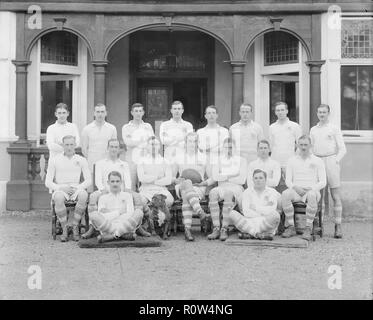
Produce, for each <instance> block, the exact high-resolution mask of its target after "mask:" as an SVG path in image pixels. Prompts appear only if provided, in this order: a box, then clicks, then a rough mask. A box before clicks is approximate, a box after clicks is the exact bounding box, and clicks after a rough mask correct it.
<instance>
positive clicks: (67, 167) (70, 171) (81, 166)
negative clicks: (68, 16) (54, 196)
mask: <svg viewBox="0 0 373 320" xmlns="http://www.w3.org/2000/svg"><path fill="white" fill-rule="evenodd" d="M82 173H83V177H84V182H82V183H80V177H81V174H82ZM91 183H92V179H91V172H90V171H89V168H88V162H87V160H86V159H85V158H83V157H81V156H79V155H77V154H74V155H73V156H72V157H71V158H68V157H66V156H65V155H64V154H63V153H62V154H58V155H56V156H55V157H53V158H52V159H49V162H48V170H47V175H46V177H45V186H46V187H47V188H49V189H51V190H53V191H54V190H58V189H59V188H60V187H63V186H71V187H75V188H80V189H87V188H88V187H89V186H90V185H91Z"/></svg>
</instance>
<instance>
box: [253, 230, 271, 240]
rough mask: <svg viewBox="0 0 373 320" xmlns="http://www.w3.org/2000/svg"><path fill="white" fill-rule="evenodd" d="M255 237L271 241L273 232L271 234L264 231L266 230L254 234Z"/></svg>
mask: <svg viewBox="0 0 373 320" xmlns="http://www.w3.org/2000/svg"><path fill="white" fill-rule="evenodd" d="M256 237H257V238H258V239H259V240H269V241H272V240H273V234H271V233H266V232H262V233H259V234H257V235H256Z"/></svg>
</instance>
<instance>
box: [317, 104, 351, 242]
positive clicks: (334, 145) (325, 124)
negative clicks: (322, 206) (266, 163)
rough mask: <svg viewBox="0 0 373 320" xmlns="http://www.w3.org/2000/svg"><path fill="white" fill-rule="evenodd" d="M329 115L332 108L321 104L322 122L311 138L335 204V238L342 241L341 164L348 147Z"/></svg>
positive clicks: (318, 111) (320, 117)
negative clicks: (322, 162) (321, 161)
mask: <svg viewBox="0 0 373 320" xmlns="http://www.w3.org/2000/svg"><path fill="white" fill-rule="evenodd" d="M329 115H330V107H329V106H328V105H327V104H320V105H319V106H318V107H317V117H318V118H319V120H320V121H319V123H318V124H317V125H316V126H314V127H312V128H311V131H310V136H311V141H312V146H313V153H314V155H316V156H318V157H320V158H321V159H322V160H323V161H324V164H325V169H326V178H327V183H328V185H329V188H330V193H331V196H332V199H333V203H334V206H333V211H334V219H335V230H334V238H337V239H340V238H342V228H341V224H342V201H341V195H340V193H339V188H340V186H341V181H340V171H341V167H340V162H341V160H342V158H343V157H344V155H345V154H346V146H345V143H344V141H343V137H342V132H341V130H340V129H339V128H337V127H336V126H334V125H332V124H331V123H330V122H329Z"/></svg>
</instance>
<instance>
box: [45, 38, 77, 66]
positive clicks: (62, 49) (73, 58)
mask: <svg viewBox="0 0 373 320" xmlns="http://www.w3.org/2000/svg"><path fill="white" fill-rule="evenodd" d="M41 62H44V63H54V64H64V65H70V66H77V65H78V37H77V36H76V35H74V34H72V33H69V32H66V31H55V32H51V33H48V34H46V35H45V36H43V37H42V38H41Z"/></svg>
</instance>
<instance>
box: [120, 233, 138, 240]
mask: <svg viewBox="0 0 373 320" xmlns="http://www.w3.org/2000/svg"><path fill="white" fill-rule="evenodd" d="M120 238H121V239H123V240H127V241H135V240H136V234H135V233H134V232H129V233H125V234H123V235H122V236H121V237H120Z"/></svg>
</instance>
